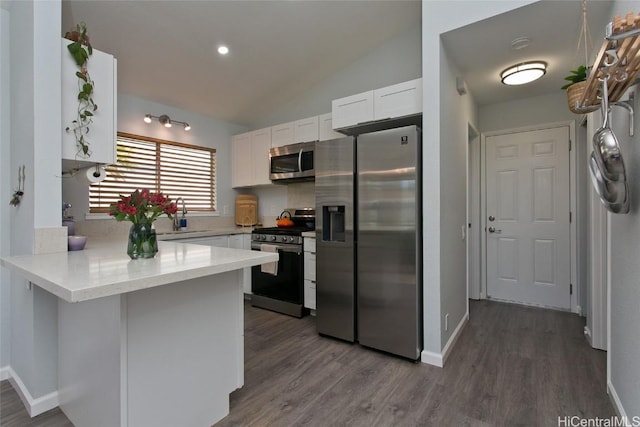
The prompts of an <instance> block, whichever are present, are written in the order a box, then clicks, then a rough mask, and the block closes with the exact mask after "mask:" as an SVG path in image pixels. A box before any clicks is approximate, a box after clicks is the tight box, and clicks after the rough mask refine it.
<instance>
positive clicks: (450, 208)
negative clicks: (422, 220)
mask: <svg viewBox="0 0 640 427" xmlns="http://www.w3.org/2000/svg"><path fill="white" fill-rule="evenodd" d="M440 73H441V74H440V95H441V98H440V114H441V117H442V118H443V121H444V124H445V125H444V126H442V128H441V134H440V138H441V141H442V142H444V143H442V144H441V145H440V165H447V166H446V167H445V168H441V170H440V180H441V182H442V183H446V184H445V185H446V191H442V192H441V193H440V206H441V209H442V211H443V212H447V215H446V221H442V223H441V227H440V233H441V234H440V236H441V239H440V257H441V265H440V271H441V287H440V293H441V313H440V323H441V324H442V325H444V322H445V316H446V315H447V314H448V315H449V321H448V330H446V331H445V328H444V327H443V328H442V330H441V342H442V344H443V345H445V344H446V343H447V342H448V340H449V338H450V337H451V335H452V333H453V332H454V330H455V328H456V326H457V325H458V324H459V323H460V322H461V321H462V320H463V319H464V318H465V317H466V316H467V314H468V313H467V310H468V304H467V272H466V270H465V268H464V266H465V259H466V255H467V247H466V240H463V239H462V228H463V227H464V229H465V230H466V229H467V227H466V224H467V218H466V215H467V175H466V170H467V147H468V141H469V137H468V135H467V133H468V128H469V125H471V126H473V127H474V128H476V129H477V123H476V122H477V118H476V110H475V102H474V100H473V95H472V94H471V93H467V94H466V95H463V96H461V95H459V94H458V92H457V90H456V76H458V75H459V73H458V71H457V69H456V68H455V66H454V65H453V64H452V63H451V61H450V60H449V58H448V57H447V53H446V51H445V50H444V49H443V50H441V51H440ZM427 240H428V239H427ZM451 260H457V261H456V262H451Z"/></svg>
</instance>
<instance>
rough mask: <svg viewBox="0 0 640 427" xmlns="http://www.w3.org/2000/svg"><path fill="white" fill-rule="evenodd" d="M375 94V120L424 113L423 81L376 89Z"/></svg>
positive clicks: (412, 81) (417, 80) (418, 80)
mask: <svg viewBox="0 0 640 427" xmlns="http://www.w3.org/2000/svg"><path fill="white" fill-rule="evenodd" d="M373 94H374V102H373V110H374V118H375V120H382V119H389V118H395V117H403V116H408V115H412V114H418V113H421V112H422V79H416V80H411V81H408V82H403V83H399V84H397V85H393V86H387V87H384V88H381V89H376V90H374V91H373Z"/></svg>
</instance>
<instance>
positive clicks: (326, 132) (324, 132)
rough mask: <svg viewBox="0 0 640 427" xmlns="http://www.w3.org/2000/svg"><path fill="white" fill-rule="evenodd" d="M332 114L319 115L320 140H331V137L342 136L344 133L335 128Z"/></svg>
mask: <svg viewBox="0 0 640 427" xmlns="http://www.w3.org/2000/svg"><path fill="white" fill-rule="evenodd" d="M331 116H332V114H331V113H327V114H321V115H319V116H318V141H329V140H330V139H336V138H342V137H343V136H344V135H343V134H341V133H338V132H336V131H334V130H333V119H332V117H331Z"/></svg>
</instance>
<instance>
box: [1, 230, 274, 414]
mask: <svg viewBox="0 0 640 427" xmlns="http://www.w3.org/2000/svg"><path fill="white" fill-rule="evenodd" d="M159 249H160V250H159V253H158V254H157V255H156V257H155V258H153V259H147V260H131V259H129V257H128V256H127V254H126V251H125V246H124V245H123V242H122V241H118V242H110V243H109V242H106V243H104V244H100V245H94V247H91V245H90V246H89V247H88V248H87V249H85V250H83V251H77V252H59V253H50V254H41V255H24V256H12V257H6V258H3V259H1V260H0V262H1V264H2V265H3V266H4V267H7V268H9V269H12V270H13V271H14V272H15V273H17V274H20V275H22V276H24V277H25V278H26V279H27V280H28V281H29V282H30V283H31V284H33V285H36V286H39V287H41V288H43V289H44V290H46V291H48V292H50V293H52V294H54V295H56V296H57V297H58V401H59V406H60V408H61V409H62V410H63V411H64V412H65V414H66V415H67V417H68V418H69V419H70V420H71V421H72V422H73V423H74V425H76V427H82V426H92V427H93V426H117V425H119V426H148V425H154V426H176V425H181V426H210V425H212V424H214V423H215V422H217V421H218V420H220V419H222V418H223V417H225V416H226V415H227V414H228V412H229V393H231V392H232V391H233V390H235V389H237V388H239V387H241V386H242V385H243V383H244V314H243V289H242V279H243V277H242V275H243V274H244V272H243V268H245V267H251V266H253V265H260V264H264V263H268V262H273V261H277V260H278V255H277V254H275V253H269V252H260V251H246V250H237V249H227V248H217V247H211V246H201V245H194V244H187V243H174V242H170V241H163V242H159Z"/></svg>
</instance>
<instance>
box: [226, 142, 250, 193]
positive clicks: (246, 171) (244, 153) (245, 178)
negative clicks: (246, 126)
mask: <svg viewBox="0 0 640 427" xmlns="http://www.w3.org/2000/svg"><path fill="white" fill-rule="evenodd" d="M252 181H253V160H252V147H251V133H249V132H247V133H242V134H240V135H235V136H234V137H233V139H232V141H231V186H232V187H233V188H237V187H247V186H249V185H251V184H252Z"/></svg>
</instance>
